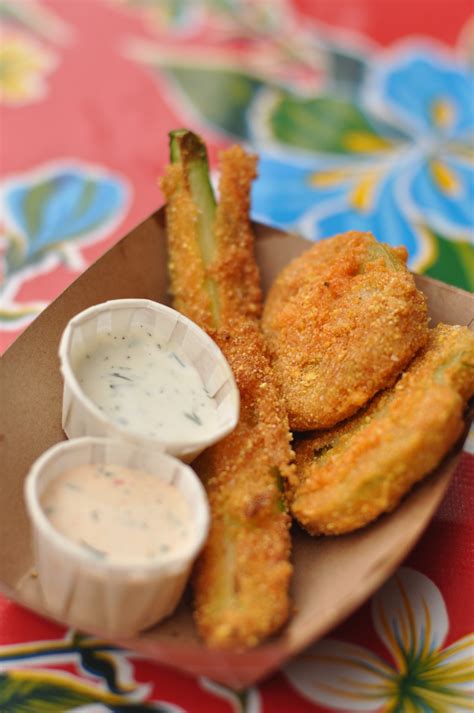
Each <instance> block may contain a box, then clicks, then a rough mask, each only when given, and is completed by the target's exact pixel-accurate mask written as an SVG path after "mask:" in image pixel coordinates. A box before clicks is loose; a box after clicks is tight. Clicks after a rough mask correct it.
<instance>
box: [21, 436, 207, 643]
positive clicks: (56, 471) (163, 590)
mask: <svg viewBox="0 0 474 713" xmlns="http://www.w3.org/2000/svg"><path fill="white" fill-rule="evenodd" d="M88 464H91V465H116V466H123V467H126V468H131V469H133V470H141V471H145V472H147V473H150V474H151V475H153V476H156V478H159V479H160V480H162V481H164V482H166V483H168V484H170V485H173V486H174V487H175V488H177V490H178V491H179V492H180V493H181V494H182V496H183V497H184V499H185V500H186V502H187V504H188V506H189V512H190V517H191V520H192V521H191V523H190V524H191V527H192V529H193V537H192V539H191V541H190V542H189V543H188V544H187V545H183V548H182V549H181V550H180V551H179V553H178V554H176V555H169V554H167V555H166V556H163V558H162V559H155V560H153V561H151V562H146V563H143V562H138V563H133V561H132V562H130V561H128V560H127V561H126V562H125V561H124V562H120V561H119V560H118V559H117V560H116V559H114V560H112V561H109V560H108V559H99V560H98V559H97V558H95V557H94V555H93V554H91V553H89V552H88V551H87V550H85V549H84V548H82V547H81V546H80V545H79V544H76V543H74V542H72V541H71V540H69V539H68V538H67V537H66V536H64V535H62V534H61V533H60V532H58V531H57V530H56V529H55V528H54V526H53V525H52V524H51V522H50V521H49V520H48V518H47V516H46V514H45V512H44V510H43V508H42V505H41V497H42V494H43V493H44V491H45V489H46V488H47V486H48V484H49V483H51V482H52V481H53V480H54V479H55V478H57V477H59V476H60V475H61V474H62V473H64V472H65V471H67V470H70V469H71V468H75V467H78V466H82V465H88ZM25 498H26V505H27V510H28V514H29V517H30V520H31V524H32V529H33V538H34V547H35V562H36V569H37V573H38V578H39V582H40V585H41V589H42V592H43V597H44V601H45V604H46V607H47V609H48V611H49V612H50V613H51V614H52V616H55V617H57V618H58V619H60V620H62V621H69V622H72V625H74V626H75V627H79V628H81V627H82V628H84V629H85V630H88V631H92V632H96V633H99V634H102V635H107V636H114V637H128V636H132V635H133V634H136V633H137V632H138V631H141V630H143V629H146V628H148V627H150V626H151V625H153V624H155V623H157V622H158V621H160V620H161V619H163V618H165V617H166V616H168V615H169V614H171V613H172V612H173V610H174V609H175V607H176V605H177V604H178V602H179V599H180V597H181V594H182V592H183V589H184V587H185V585H186V582H187V580H188V577H189V574H190V570H191V566H192V564H193V561H194V559H195V558H196V556H197V554H198V553H199V551H200V549H201V548H202V546H203V545H204V542H205V539H206V537H207V532H208V528H209V507H208V503H207V497H206V494H205V491H204V488H203V486H202V484H201V482H200V480H199V478H198V477H197V475H196V474H195V473H194V471H193V470H192V469H191V468H190V467H189V466H187V465H185V464H184V463H183V462H182V461H180V460H178V459H177V458H174V457H172V456H169V455H167V454H165V453H160V452H157V451H154V452H153V451H151V450H150V449H144V448H138V447H136V446H134V445H132V444H128V443H125V442H117V441H111V440H108V439H102V438H79V439H75V440H71V441H65V442H62V443H59V444H57V445H55V446H53V447H52V448H50V449H49V450H47V451H46V452H45V453H43V455H41V456H40V457H39V458H38V460H37V461H36V462H35V463H34V464H33V466H32V468H31V470H30V472H29V474H28V476H27V478H26V482H25Z"/></svg>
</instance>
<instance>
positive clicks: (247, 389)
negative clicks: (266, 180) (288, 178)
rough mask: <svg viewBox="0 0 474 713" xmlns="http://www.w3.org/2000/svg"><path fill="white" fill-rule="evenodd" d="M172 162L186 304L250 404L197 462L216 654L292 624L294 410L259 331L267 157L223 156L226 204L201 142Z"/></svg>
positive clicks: (178, 301)
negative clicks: (262, 172)
mask: <svg viewBox="0 0 474 713" xmlns="http://www.w3.org/2000/svg"><path fill="white" fill-rule="evenodd" d="M171 160H172V164H171V165H170V166H169V167H168V169H167V171H166V174H165V176H164V178H163V180H162V182H161V187H162V190H163V192H164V194H165V196H166V199H167V207H166V216H167V232H168V248H169V270H170V277H171V289H172V294H173V300H174V306H175V307H176V308H177V309H179V310H180V311H181V312H183V313H184V314H186V315H187V316H188V317H190V318H191V319H193V320H194V321H195V322H197V323H198V324H199V325H200V326H201V327H202V328H204V329H205V330H207V332H208V333H209V334H210V335H211V336H212V337H213V338H214V339H215V341H216V342H217V343H218V345H219V346H220V348H221V350H222V351H223V353H224V354H225V356H226V358H227V360H228V362H229V364H230V366H231V368H232V370H233V372H234V376H235V379H236V382H237V386H238V388H239V392H240V405H241V411H240V419H239V423H238V425H237V427H236V429H235V431H234V432H233V433H232V434H230V435H229V436H227V438H225V439H224V440H223V441H221V442H220V443H218V444H216V445H215V446H212V447H211V448H209V449H208V450H207V451H206V452H205V453H204V454H202V456H200V458H199V459H198V460H197V461H195V462H194V464H193V466H194V467H195V469H196V471H197V472H198V474H199V475H200V477H201V478H202V480H203V482H204V484H205V487H206V490H207V494H208V497H209V502H210V507H211V529H210V534H209V538H208V541H207V544H206V546H205V548H204V550H203V552H202V554H201V556H200V558H199V560H198V563H197V567H196V571H195V576H194V592H195V620H196V624H197V627H198V630H199V632H200V634H201V636H202V637H203V638H204V640H205V642H206V643H207V644H208V645H209V646H213V647H222V648H224V647H233V648H241V647H249V646H254V645H256V644H257V643H258V642H259V641H261V640H262V639H264V638H265V637H267V636H269V635H270V634H271V633H273V632H274V631H276V630H277V629H278V628H280V627H281V626H282V624H283V623H284V622H285V620H286V619H287V616H288V610H289V598H288V587H289V581H290V576H291V572H292V567H291V564H290V561H289V558H290V546H291V543H290V535H289V525H290V518H289V515H288V513H287V509H286V504H285V498H284V492H283V490H284V488H285V485H284V483H285V482H287V481H289V480H291V478H292V477H294V471H293V468H294V466H292V465H291V461H292V458H293V453H292V450H291V446H290V440H291V436H290V433H289V428H288V419H287V415H286V410H285V408H284V406H283V403H282V400H281V398H280V395H279V392H278V389H277V387H276V385H275V383H274V380H273V376H272V372H271V368H270V366H269V360H268V356H267V354H266V351H265V345H264V341H263V338H262V335H261V332H260V327H259V321H258V318H259V316H260V313H261V309H262V295H261V291H260V285H259V272H258V268H257V265H256V263H255V258H254V253H253V235H252V231H251V226H250V221H249V193H250V185H251V181H252V179H253V178H254V176H255V175H256V171H255V157H253V156H249V155H247V154H246V153H245V152H244V151H243V150H242V149H241V148H240V147H237V146H236V147H232V148H230V149H229V150H227V151H225V152H223V153H222V154H221V157H220V161H221V178H220V203H219V205H216V202H215V199H214V194H213V191H212V187H211V184H210V181H209V174H208V164H207V155H206V149H205V147H204V145H203V143H202V142H201V140H200V139H199V138H198V137H197V136H196V135H195V134H192V133H191V132H188V131H185V130H181V131H175V132H172V133H171Z"/></svg>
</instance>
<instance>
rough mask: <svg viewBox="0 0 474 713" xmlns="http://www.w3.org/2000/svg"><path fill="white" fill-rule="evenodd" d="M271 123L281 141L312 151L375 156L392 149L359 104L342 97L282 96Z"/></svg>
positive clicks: (274, 107)
mask: <svg viewBox="0 0 474 713" xmlns="http://www.w3.org/2000/svg"><path fill="white" fill-rule="evenodd" d="M268 121H269V124H270V129H271V131H272V134H273V136H274V138H275V139H277V140H278V141H279V142H281V143H284V144H287V145H288V146H293V147H297V148H300V149H305V150H309V151H316V152H325V153H333V154H334V153H335V154H344V153H355V154H361V153H368V154H371V153H375V152H379V151H386V150H387V149H389V148H391V146H392V142H391V141H390V140H389V139H387V138H386V137H385V136H382V134H381V133H379V132H378V131H377V130H376V128H375V127H374V125H372V124H371V123H370V122H369V121H368V120H367V119H366V117H365V115H364V114H363V113H362V111H361V110H360V109H359V108H358V107H357V106H356V104H354V103H353V102H351V101H348V100H347V99H344V98H341V97H337V98H336V97H334V96H329V95H326V96H318V97H313V98H305V97H299V96H296V95H292V94H287V93H281V94H280V96H279V98H278V99H277V101H276V103H275V104H274V106H273V108H272V110H271V113H270V116H269V117H268Z"/></svg>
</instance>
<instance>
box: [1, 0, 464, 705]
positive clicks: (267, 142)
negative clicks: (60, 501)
mask: <svg viewBox="0 0 474 713" xmlns="http://www.w3.org/2000/svg"><path fill="white" fill-rule="evenodd" d="M471 10H472V4H471V2H469V1H466V2H464V0H455V1H451V2H447V0H430V1H429V0H417V1H416V2H415V1H414V2H408V1H405V0H338V1H337V2H335V1H334V0H313V1H312V0H293V2H291V1H290V0H274V1H273V2H264V1H261V0H253V1H252V0H196V1H195V2H193V1H191V0H188V1H186V0H0V20H1V22H2V31H1V32H2V34H1V44H0V104H1V115H0V120H1V124H0V132H1V133H0V152H1V153H0V161H1V173H2V182H1V187H0V191H1V193H0V195H1V207H2V215H1V218H0V266H1V267H0V352H1V351H4V350H5V349H6V348H7V347H8V346H9V344H11V342H12V341H13V340H14V339H15V337H16V336H17V335H18V334H19V333H20V332H21V331H22V330H23V329H24V328H25V327H26V326H27V324H28V323H29V322H30V321H31V320H32V319H34V317H35V315H37V314H38V313H39V311H40V310H41V309H42V308H43V307H44V306H46V305H47V304H48V303H49V302H50V301H51V300H53V299H54V298H55V297H56V296H57V295H58V294H59V293H60V292H61V291H62V290H63V289H64V288H65V287H66V286H67V285H68V284H69V283H70V282H71V281H72V280H74V279H75V278H76V277H77V276H78V275H79V274H80V273H81V271H82V270H84V268H85V267H86V266H87V265H89V264H90V263H91V262H92V261H93V260H94V259H95V258H97V257H98V256H99V255H101V254H102V253H103V252H104V251H105V250H106V249H107V248H108V247H110V246H111V245H112V244H113V243H114V242H115V241H116V240H117V239H118V238H119V237H120V236H122V235H124V234H125V233H126V232H128V230H129V229H130V228H131V227H133V226H134V225H136V224H137V223H138V222H139V221H140V220H141V219H143V218H144V217H145V216H146V215H147V214H149V213H150V212H152V211H153V210H154V209H155V208H156V207H157V206H158V205H159V204H160V202H161V196H160V194H159V191H158V188H157V185H156V179H157V176H158V175H160V173H161V171H162V169H163V166H164V164H165V162H166V160H167V151H168V147H167V137H166V134H167V132H168V131H169V130H170V129H172V128H176V127H177V126H183V125H186V126H190V127H191V128H193V129H194V130H196V131H198V132H199V133H201V134H202V135H203V136H204V137H205V139H206V140H207V142H208V144H209V146H210V147H211V159H214V158H215V156H216V152H217V151H218V150H219V149H220V148H222V147H223V146H225V145H227V144H228V143H229V142H230V141H235V140H237V141H241V142H244V143H245V144H247V145H249V146H251V147H252V148H253V149H254V150H256V151H258V153H259V155H260V176H259V179H258V181H257V182H256V185H255V188H254V192H253V214H254V216H255V217H256V218H258V219H260V220H262V221H263V222H267V223H272V224H275V225H278V226H281V227H284V228H289V229H294V230H297V231H299V232H301V233H302V234H303V235H304V236H305V237H307V238H308V239H309V240H317V239H318V238H319V237H321V236H325V235H330V234H333V233H335V232H338V231H340V230H344V229H347V228H349V227H351V228H360V229H370V230H372V231H373V232H374V233H375V234H376V235H378V236H379V237H383V239H384V240H385V241H388V242H391V243H394V244H396V243H400V242H404V243H405V244H406V246H407V248H408V250H409V254H410V266H411V267H412V268H413V269H415V270H418V271H421V272H425V273H427V274H430V275H432V276H435V277H438V278H440V279H442V280H445V281H446V282H450V283H452V284H455V285H458V286H460V287H463V288H465V289H472V288H473V286H474V250H473V247H472V244H473V225H474V216H473V210H474V170H473V132H474V79H473V77H474V74H473V72H474V20H473V19H472V18H471V19H470V18H469V13H470V11H471ZM469 450H470V451H471V452H472V441H471V446H469V442H468V444H467V446H466V450H465V452H464V453H463V457H462V461H461V464H460V466H459V468H458V471H457V473H456V476H455V479H454V482H453V485H452V487H451V488H450V491H449V493H448V496H447V498H446V499H445V501H444V503H443V505H442V507H441V509H440V511H439V512H438V514H437V516H436V517H435V519H434V521H433V522H432V524H431V525H430V527H429V529H428V531H427V532H426V534H425V535H424V537H423V538H422V540H421V541H420V542H419V543H418V545H417V546H416V547H415V549H414V551H413V552H412V553H411V555H410V556H409V558H408V560H407V561H406V562H405V563H404V566H403V567H402V568H400V570H399V571H398V572H397V573H396V575H395V576H394V577H393V578H392V579H391V580H390V581H389V582H388V583H387V584H386V585H385V586H384V587H383V588H382V589H381V590H380V591H379V592H378V593H377V594H376V595H375V596H374V597H373V599H372V602H369V603H368V604H367V605H365V606H364V607H362V608H361V609H360V610H359V611H357V612H356V613H355V614H354V615H353V616H352V617H351V618H350V619H349V620H348V621H346V622H345V623H344V624H342V625H341V626H340V627H339V628H338V629H337V630H336V631H333V632H332V633H331V635H330V637H328V638H327V639H325V640H323V641H322V642H319V643H318V644H317V645H316V646H314V647H312V648H310V649H309V650H308V651H306V652H305V653H304V654H303V655H301V656H299V657H298V658H297V659H296V660H295V661H293V662H292V663H290V664H289V665H288V666H286V667H285V668H284V669H283V670H282V671H280V672H279V673H278V674H276V675H275V676H273V677H272V678H270V679H269V680H267V681H265V682H264V683H262V684H260V685H259V686H257V687H254V688H252V689H250V690H248V691H245V692H241V693H236V692H233V691H231V690H229V689H226V688H224V687H222V686H217V685H215V684H213V683H212V682H210V681H208V680H206V679H198V680H194V679H192V678H190V677H188V676H186V675H183V674H181V673H179V672H176V671H173V670H171V669H167V668H166V667H164V666H158V665H156V664H153V663H150V662H148V661H145V660H142V659H140V658H137V657H135V656H133V655H132V654H130V653H127V652H124V651H117V650H111V649H109V648H108V647H106V646H104V644H103V643H101V642H99V641H96V640H94V639H91V638H87V637H82V636H80V635H79V634H77V633H75V632H67V631H65V630H63V629H61V628H60V627H58V626H55V625H53V624H51V623H50V622H47V621H45V620H43V619H41V618H39V617H37V616H35V615H33V614H31V613H29V612H27V611H25V610H23V609H21V608H20V607H18V606H16V605H14V604H12V603H10V602H8V601H6V600H5V599H2V598H0V711H1V713H13V712H15V713H16V712H18V713H19V712H20V711H21V713H24V712H26V713H29V712H31V713H36V712H38V713H43V712H44V713H49V712H50V711H51V712H53V711H72V710H74V711H97V712H98V711H107V710H109V711H136V712H138V711H169V712H171V711H173V712H174V713H177V712H178V711H186V712H188V713H195V712H198V711H206V713H207V712H208V711H209V712H210V711H215V712H216V713H217V712H219V711H222V712H224V711H232V710H233V711H245V713H261V712H265V713H269V712H271V713H279V712H280V711H281V712H283V711H285V712H286V711H293V710H294V711H301V712H302V713H306V712H308V713H309V712H310V711H311V712H313V711H329V710H342V711H355V710H358V711H382V710H383V711H400V712H402V711H403V712H405V711H406V712H408V713H410V712H411V711H420V713H421V712H426V711H433V713H434V712H436V713H439V712H440V711H466V710H472V706H473V705H474V704H473V697H472V696H473V685H472V680H473V668H472V661H473V658H472V657H473V637H472V633H471V632H472V629H473V626H472V624H473V618H474V607H473V604H472V602H473V601H474V582H473V571H474V558H473V542H474V539H473V524H472V511H473V500H474V498H473V495H474V486H473V475H474V473H473V467H474V466H473V464H474V458H473V456H472V455H471V454H470V453H469V452H468V451H469Z"/></svg>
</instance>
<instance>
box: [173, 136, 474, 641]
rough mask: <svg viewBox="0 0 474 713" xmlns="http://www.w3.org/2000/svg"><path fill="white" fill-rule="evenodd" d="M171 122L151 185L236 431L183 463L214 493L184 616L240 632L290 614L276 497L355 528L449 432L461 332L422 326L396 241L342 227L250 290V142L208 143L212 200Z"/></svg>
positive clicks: (459, 384)
mask: <svg viewBox="0 0 474 713" xmlns="http://www.w3.org/2000/svg"><path fill="white" fill-rule="evenodd" d="M170 137H171V143H170V149H171V151H170V153H171V165H170V166H169V167H168V169H167V172H166V175H165V176H164V178H163V180H162V183H161V186H162V189H163V192H164V194H165V196H166V199H167V206H166V216H167V234H168V249H169V273H170V278H171V290H172V294H173V304H174V307H175V308H176V309H179V310H180V311H181V312H183V313H184V314H186V315H187V316H188V317H190V318H191V319H193V320H194V321H195V322H197V324H199V325H200V326H201V327H202V328H203V329H205V330H206V331H207V332H208V333H209V334H210V335H211V336H212V337H213V339H214V340H215V341H216V342H217V344H218V345H219V346H220V348H221V350H222V351H223V353H224V354H225V356H226V358H227V360H228V361H229V364H230V366H231V368H232V369H233V372H234V376H235V379H236V382H237V386H238V388H239V392H240V399H241V413H240V419H239V423H238V425H237V427H236V429H235V431H234V432H233V433H232V434H230V435H229V436H227V437H226V438H225V439H224V440H222V441H221V442H220V443H218V444H216V445H214V446H212V447H211V448H209V449H208V450H207V451H205V452H204V453H203V454H202V455H201V456H200V457H199V458H198V459H197V460H196V461H195V462H194V463H193V467H194V468H195V469H196V471H197V473H198V474H199V476H200V477H201V479H202V480H203V483H204V484H205V487H206V490H207V494H208V498H209V502H210V507H211V530H210V535H209V538H208V541H207V544H206V546H205V548H204V550H203V552H202V554H201V556H200V558H199V560H198V563H197V567H196V572H195V576H194V605H195V621H196V624H197V627H198V630H199V633H200V635H201V636H202V637H203V639H204V641H205V642H206V644H207V645H209V646H213V647H220V648H245V647H250V646H254V645H256V644H258V643H259V642H260V641H262V640H263V639H265V638H266V637H268V636H269V635H270V634H272V633H273V632H275V631H277V630H278V629H279V628H280V627H281V626H282V625H283V623H284V622H285V621H286V619H287V617H288V612H289V597H288V587H289V582H290V576H291V572H292V567H291V564H290V549H291V542H290V534H289V525H290V522H291V518H290V514H289V513H291V515H292V516H293V517H294V518H295V519H296V520H297V521H298V522H299V523H300V524H301V525H302V526H303V527H304V528H305V529H306V530H307V531H308V532H309V533H311V534H313V535H336V534H343V533H347V532H352V531H353V530H356V529H358V528H360V527H363V526H364V525H367V524H368V523H370V522H372V521H373V520H375V519H376V518H377V517H378V516H379V515H381V514H382V513H384V512H388V511H390V510H392V509H393V508H394V507H395V506H396V505H397V504H398V503H399V502H400V500H401V499H402V497H403V496H404V495H405V494H406V493H407V492H408V491H409V490H410V488H411V487H412V486H413V485H414V484H415V483H416V482H417V481H419V480H420V479H421V478H423V477H424V476H426V475H427V474H428V473H430V472H431V471H432V470H433V469H434V468H435V467H436V466H437V465H438V464H439V463H440V461H441V460H442V459H443V457H444V456H445V455H446V454H447V453H448V452H449V450H450V449H451V448H452V447H453V445H454V444H455V443H456V441H457V440H458V439H459V437H460V435H461V434H462V432H463V429H464V428H465V421H464V418H465V411H466V406H467V404H468V401H469V399H470V398H471V397H472V396H473V395H474V334H472V333H471V332H470V331H469V330H468V329H467V328H466V327H457V326H447V325H443V324H440V325H438V326H437V327H435V328H434V329H429V326H428V312H427V306H426V300H425V297H424V295H423V294H422V293H421V292H420V291H419V290H417V288H416V285H415V282H414V279H413V276H412V275H411V274H410V272H409V271H408V269H407V267H406V260H407V253H406V250H405V248H403V247H396V248H394V247H391V246H389V245H384V244H383V243H379V242H377V241H376V239H375V238H374V237H373V236H372V235H371V234H370V233H361V232H356V231H351V232H349V233H346V234H342V235H338V236H335V237H333V238H328V239H326V240H322V241H320V242H319V243H316V244H315V245H314V246H312V247H311V248H310V249H309V250H307V251H306V252H305V253H304V254H303V255H302V256H300V257H298V258H297V259H296V260H294V261H293V262H291V263H290V264H289V265H288V266H287V267H286V268H285V269H284V270H283V271H282V272H281V274H280V275H279V276H278V277H277V279H276V280H275V282H274V284H273V286H272V287H271V289H270V292H269V295H268V298H267V301H266V304H265V306H264V308H263V304H262V302H263V300H262V293H261V289H260V278H259V271H258V267H257V264H256V262H255V257H254V239H253V235H252V229H251V224H250V219H249V206H250V188H251V182H252V180H253V178H254V177H255V175H256V157H254V156H249V155H247V154H246V153H245V152H244V151H243V150H242V149H241V148H240V147H232V148H231V149H228V150H227V151H224V152H222V154H221V156H220V169H221V177H220V184H219V193H220V201H219V204H217V203H216V200H215V197H214V193H213V190H212V187H211V183H210V180H209V171H208V163H207V154H206V149H205V146H204V144H203V143H202V141H201V140H200V139H199V137H197V136H196V135H195V134H193V133H191V132H189V131H187V130H184V129H183V130H179V131H174V132H171V134H170ZM262 308H263V316H262ZM262 330H263V331H262ZM290 427H291V429H292V430H293V437H294V439H295V441H294V442H295V452H296V456H295V453H293V451H292V449H291V445H290V442H291V438H292V435H291V433H290V430H289V428H290ZM295 460H296V463H295Z"/></svg>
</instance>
